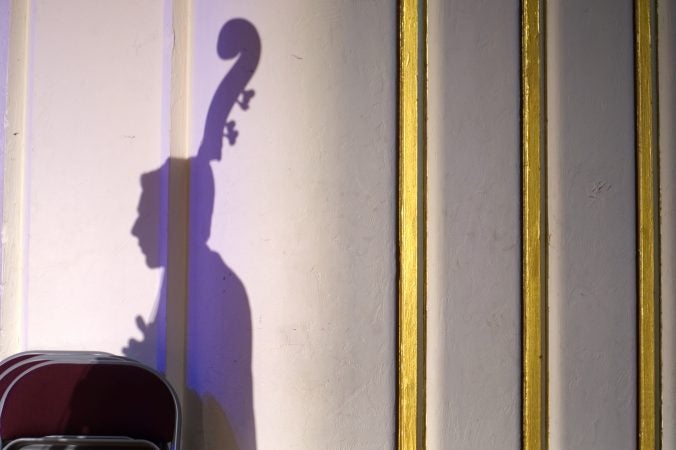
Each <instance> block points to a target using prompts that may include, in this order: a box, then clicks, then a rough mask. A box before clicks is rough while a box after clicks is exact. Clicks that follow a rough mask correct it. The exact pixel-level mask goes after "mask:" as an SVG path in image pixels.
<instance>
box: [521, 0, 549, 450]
mask: <svg viewBox="0 0 676 450" xmlns="http://www.w3.org/2000/svg"><path fill="white" fill-rule="evenodd" d="M521 7H522V17H521V20H522V22H521V95H522V99H521V101H522V169H521V170H522V180H521V182H522V196H523V198H522V209H523V210H522V214H523V218H522V220H523V230H522V233H523V236H522V246H523V249H522V251H523V254H522V258H523V260H522V273H523V275H522V276H523V279H522V283H523V284H522V296H523V298H522V301H523V306H522V308H523V317H522V320H523V323H522V327H523V336H522V339H523V386H522V389H523V400H522V401H523V405H522V408H523V411H522V433H523V435H522V439H523V448H524V449H525V450H536V449H537V450H540V449H545V448H547V352H546V350H547V349H546V342H547V341H546V319H547V318H546V314H547V308H546V282H547V271H546V255H547V253H546V245H547V224H546V217H547V210H546V202H545V198H546V196H545V186H546V185H545V181H546V179H545V170H546V166H545V160H544V158H545V130H544V126H543V124H544V120H543V113H544V111H545V108H544V100H545V99H544V83H545V82H544V58H543V53H544V7H543V5H542V1H541V0H522V6H521Z"/></svg>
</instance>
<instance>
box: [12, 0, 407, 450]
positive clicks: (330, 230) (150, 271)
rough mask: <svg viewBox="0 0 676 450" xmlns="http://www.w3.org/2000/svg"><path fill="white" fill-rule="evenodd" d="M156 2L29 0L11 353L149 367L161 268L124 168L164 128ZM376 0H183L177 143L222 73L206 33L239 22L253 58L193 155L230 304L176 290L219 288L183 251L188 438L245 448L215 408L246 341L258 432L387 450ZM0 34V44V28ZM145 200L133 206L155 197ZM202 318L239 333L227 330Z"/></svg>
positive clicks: (392, 95) (390, 255)
mask: <svg viewBox="0 0 676 450" xmlns="http://www.w3.org/2000/svg"><path fill="white" fill-rule="evenodd" d="M0 5H2V6H4V5H6V2H3V3H0ZM174 6H175V5H172V2H171V1H161V0H114V1H112V0H111V1H108V2H90V1H88V0H59V1H55V0H32V1H31V2H30V11H29V16H30V20H29V28H28V55H27V56H28V76H27V86H28V99H27V103H26V106H27V129H28V135H27V147H26V153H25V158H26V166H25V170H24V175H25V185H26V187H27V190H26V194H25V195H26V202H25V203H24V204H23V208H24V211H25V213H26V216H25V217H26V223H25V228H24V237H25V246H24V248H23V254H24V255H25V259H24V260H23V264H24V266H23V272H22V276H23V279H22V280H21V283H23V284H22V285H23V286H24V287H25V289H24V291H23V293H22V295H21V296H20V297H17V298H5V297H3V298H2V302H4V303H3V306H4V305H5V303H7V304H10V303H11V302H13V303H12V304H16V305H19V306H20V307H21V308H22V311H23V315H22V320H23V322H22V324H21V327H20V328H21V330H22V333H23V336H22V339H20V341H21V346H22V347H23V348H68V349H82V348H89V349H99V350H107V351H112V352H115V353H120V352H122V351H124V352H125V353H127V354H131V355H134V356H139V357H141V358H142V359H144V360H145V361H146V362H149V363H155V361H158V362H157V364H158V365H159V366H160V367H161V366H162V365H163V362H162V361H161V360H162V357H163V354H162V352H163V349H162V345H161V344H158V343H156V342H155V339H160V340H161V339H162V337H163V332H164V331H163V330H162V325H161V322H162V321H163V319H164V313H163V308H164V307H165V305H164V304H163V302H162V301H161V300H162V299H163V298H164V296H163V295H162V292H161V287H162V283H163V274H164V273H163V268H162V267H159V268H149V267H148V265H147V263H149V261H148V260H147V259H146V258H144V254H143V253H144V252H146V251H147V249H148V246H151V244H148V242H150V241H148V240H144V239H145V238H141V240H140V242H139V241H138V240H137V237H136V236H133V235H132V226H133V225H134V223H135V221H136V218H137V206H138V203H139V198H140V196H141V193H142V190H141V184H140V177H141V175H142V174H144V173H148V172H151V171H154V170H155V169H157V168H159V167H161V166H162V165H163V163H164V162H165V161H166V159H167V157H168V154H169V147H170V144H171V142H169V136H170V132H169V124H170V123H171V121H170V114H171V112H172V111H173V109H172V108H171V102H172V101H174V100H176V98H173V97H171V96H172V95H173V94H172V91H171V82H170V80H171V79H172V78H171V75H172V74H171V57H172V53H171V50H172V45H173V42H174V38H175V36H174V35H173V30H172V20H171V11H172V10H173V8H174ZM2 11H3V10H2V9H0V12H2ZM396 15H397V10H396V5H395V3H394V2H391V1H385V0H381V1H375V2H351V1H341V2H336V1H321V2H307V1H300V0H298V1H293V2H274V1H270V2H263V3H260V2H259V3H255V4H253V3H251V2H246V1H228V2H223V1H215V0H214V1H195V2H193V6H192V17H191V18H190V30H191V31H190V33H191V34H190V36H189V37H188V38H189V41H190V47H191V59H190V61H191V65H190V66H189V67H187V70H188V72H189V79H190V86H189V90H188V92H187V97H186V98H188V99H189V104H188V110H189V113H190V114H189V124H188V126H189V131H190V133H189V134H190V146H191V147H192V148H190V149H188V151H187V153H188V154H195V151H196V149H197V146H198V145H199V142H200V139H201V133H202V128H203V125H204V120H205V114H206V111H207V108H208V106H209V102H210V101H211V96H212V95H213V92H214V90H215V88H216V86H217V85H218V83H219V82H220V80H221V78H222V77H223V76H224V75H225V73H227V71H228V70H229V69H230V68H231V67H232V61H230V62H224V61H222V60H221V59H219V58H218V56H217V55H216V51H215V50H216V39H217V36H218V31H219V29H220V27H221V26H222V25H223V24H224V23H225V22H226V21H227V20H228V19H231V18H233V17H244V18H246V19H247V20H249V21H250V22H252V23H253V24H254V25H255V27H256V28H257V29H258V32H259V33H260V36H261V40H262V48H263V52H262V58H261V62H260V65H259V67H258V69H257V71H256V73H255V75H254V78H253V80H252V82H251V85H250V87H251V88H253V89H255V90H256V95H255V97H254V98H253V99H252V101H251V108H250V109H249V110H248V111H242V110H239V109H236V110H235V111H234V112H233V114H232V118H234V119H235V120H236V121H237V128H238V130H239V132H240V136H239V139H238V141H237V144H236V145H235V146H232V147H231V146H229V145H227V143H226V144H225V145H224V153H223V159H222V160H221V161H219V162H212V163H211V167H212V169H213V174H214V177H215V209H214V214H213V223H212V232H211V238H210V239H209V241H208V248H209V250H208V251H207V250H205V249H206V247H199V249H198V251H203V252H205V254H207V255H208V256H209V257H210V258H211V257H213V258H215V259H213V260H214V261H216V262H217V263H218V261H219V259H218V257H215V256H214V255H216V254H217V255H218V256H219V257H220V260H222V261H223V262H224V263H225V264H227V267H228V268H229V269H228V271H227V276H229V277H230V278H232V279H233V280H236V283H235V284H234V285H236V286H237V289H238V292H240V293H244V294H245V296H244V297H242V298H244V299H245V300H246V302H247V303H246V304H245V305H240V306H242V307H243V308H244V310H247V311H248V312H247V313H245V314H243V315H241V316H230V317H227V313H228V309H227V307H223V306H222V305H221V304H218V305H216V306H215V307H214V308H215V309H214V310H212V309H210V308H208V307H207V306H208V305H210V303H209V302H210V301H211V298H212V297H210V296H209V295H204V293H202V294H201V296H198V297H195V296H194V295H193V291H192V289H193V288H194V287H195V286H198V287H199V286H202V287H204V286H208V284H205V283H209V282H212V281H214V282H218V281H219V280H213V278H214V275H217V274H219V272H218V270H220V269H218V270H217V269H216V268H214V266H211V267H210V266H209V265H208V264H204V261H205V260H202V262H201V263H202V264H203V265H202V266H200V270H202V269H203V272H201V273H199V274H194V273H192V272H191V278H190V281H191V283H192V284H191V296H190V298H188V313H189V314H188V317H186V324H187V330H188V335H187V336H186V337H185V342H186V345H187V348H188V355H187V357H188V360H189V362H190V366H189V367H188V369H187V371H186V377H187V380H188V386H187V387H188V392H187V394H186V398H187V400H186V402H187V403H188V404H187V406H186V411H187V413H188V415H187V419H188V420H187V421H186V422H188V427H189V428H190V429H189V432H188V434H187V436H188V442H187V443H186V445H187V446H188V447H189V448H192V449H198V448H209V449H211V448H224V447H225V446H226V445H227V442H229V441H228V440H229V439H232V438H233V437H234V438H235V439H237V440H240V442H239V448H240V449H250V448H253V446H252V442H253V438H252V437H251V424H250V423H246V424H244V425H242V424H243V423H244V422H242V421H246V420H248V419H241V420H240V418H239V417H237V416H236V413H233V414H234V415H232V416H229V414H230V413H231V412H232V411H231V410H230V408H232V407H233V403H232V402H231V400H230V399H231V398H232V396H228V394H229V393H233V392H234V393H235V395H237V391H238V389H237V386H236V383H235V385H233V384H232V383H231V384H227V383H229V381H228V382H226V381H223V379H222V378H221V376H223V375H225V376H229V375H228V374H229V373H230V368H234V367H236V366H237V364H238V361H236V360H235V359H232V360H230V359H229V358H230V357H231V356H232V355H231V353H229V352H230V351H232V350H233V349H235V350H234V351H239V350H237V349H240V350H241V349H247V348H248V349H249V350H242V352H243V353H242V354H243V355H244V357H245V358H247V357H252V364H251V376H250V378H249V380H248V381H247V380H244V382H252V384H253V387H252V390H253V403H252V404H250V405H247V407H252V409H253V413H254V421H255V440H256V442H257V448H262V449H266V448H280V449H282V448H287V449H302V448H307V449H316V448H350V449H371V448H391V447H393V446H394V443H393V440H394V436H395V430H394V425H395V419H394V414H395V403H394V396H395V377H396V368H395V354H396V353H395V330H396V328H395V304H396V293H395V286H396V275H395V258H396V254H395V242H396V231H395V224H396V222H395V220H396V207H395V202H396V187H397V185H396V146H395V142H396V127H395V125H396V102H395V99H396V51H397V33H396ZM0 20H2V18H0ZM1 23H2V22H0V24H1ZM0 36H1V37H2V39H0V53H1V51H2V50H3V49H4V48H5V47H6V45H5V44H4V39H5V38H6V31H5V28H1V29H0ZM1 61H2V59H0V62H1ZM0 68H1V66H0ZM174 75H175V74H174ZM174 79H175V78H174ZM0 80H1V79H0ZM0 86H4V84H0ZM3 109H4V108H3ZM155 181H157V180H155ZM158 183H159V186H160V187H161V188H163V189H165V191H163V193H161V194H160V195H159V196H158V197H156V198H155V200H154V201H156V203H157V202H160V200H162V199H164V200H166V195H167V192H166V188H167V185H166V184H162V183H166V178H165V179H163V181H162V180H160V181H159V182H158ZM193 200H194V199H193ZM156 203H153V205H154V206H151V207H147V205H146V206H142V209H143V210H144V211H146V212H147V211H150V213H159V214H164V213H166V210H164V209H163V208H164V206H162V205H163V204H160V205H157V204H156ZM155 225H156V227H157V228H156V229H152V227H150V228H148V227H146V228H145V231H148V230H150V231H149V233H150V234H149V236H151V240H152V237H153V236H154V238H155V239H156V240H158V239H159V241H158V242H159V245H160V247H161V248H164V250H166V244H165V243H164V238H165V237H166V228H164V225H166V223H164V224H163V223H162V221H161V220H160V222H159V223H157V224H155ZM139 244H140V245H139ZM191 250H192V248H191ZM196 254H197V253H191V256H190V258H191V260H190V262H191V263H193V262H195V260H198V259H199V256H195V255H196ZM169 263H171V262H169ZM218 264H220V263H218ZM218 264H217V265H218ZM151 265H152V264H151ZM218 267H221V266H218ZM223 273H226V272H223ZM205 280H206V281H205ZM237 283H240V284H237ZM19 292H20V291H19ZM221 294H222V293H221V292H218V293H215V294H214V296H213V297H214V298H216V297H218V296H219V295H221ZM247 314H249V316H248V317H247ZM137 316H140V321H139V322H138V323H137ZM223 320H224V321H225V322H223ZM247 320H248V322H247ZM233 322H239V323H235V324H234V325H233ZM223 323H227V324H229V325H233V326H241V327H243V328H246V327H247V326H248V327H250V328H251V330H252V336H251V337H250V339H249V340H248V341H247V342H237V341H235V340H233V339H230V337H231V336H232V334H229V333H230V331H229V329H228V328H227V327H223V328H219V326H221V324H223ZM139 324H141V328H143V327H144V326H148V329H147V330H146V331H145V332H143V331H142V330H141V329H139V326H138V325H139ZM144 324H145V325H144ZM167 333H172V330H167ZM7 338H8V339H9V337H7ZM130 339H133V340H134V341H133V342H131V346H130V347H128V344H130V342H129V341H130ZM179 340H180V339H179ZM176 341H177V340H176V339H174V340H173V342H176ZM195 342H200V343H202V344H203V345H202V344H200V346H199V348H195V347H194V345H195ZM247 351H248V352H249V353H248V354H247ZM170 353H171V352H170ZM239 363H240V364H241V361H240V362H239ZM245 363H246V362H245ZM219 382H220V385H219ZM233 386H234V387H233ZM228 389H231V390H230V391H229V390H228ZM232 389H234V391H233V390H232ZM195 396H197V398H196V397H195ZM235 406H236V405H235ZM240 426H246V427H247V430H246V432H241V430H240V429H238V427H240ZM243 436H244V437H243Z"/></svg>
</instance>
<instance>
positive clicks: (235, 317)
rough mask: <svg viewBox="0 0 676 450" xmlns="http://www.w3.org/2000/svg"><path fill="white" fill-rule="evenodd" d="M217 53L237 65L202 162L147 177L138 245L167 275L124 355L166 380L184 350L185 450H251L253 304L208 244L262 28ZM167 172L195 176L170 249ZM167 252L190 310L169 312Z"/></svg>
mask: <svg viewBox="0 0 676 450" xmlns="http://www.w3.org/2000/svg"><path fill="white" fill-rule="evenodd" d="M217 53H218V55H219V56H220V57H221V58H222V59H232V58H236V57H237V61H236V63H235V64H234V66H233V67H232V69H231V70H230V71H228V73H227V74H226V76H225V77H224V78H223V80H222V81H221V83H220V84H219V86H218V87H217V89H216V91H215V93H214V96H213V98H212V100H211V103H210V105H209V110H208V112H207V116H206V120H205V125H204V132H203V135H202V141H201V144H200V146H199V149H198V150H197V154H196V155H195V156H194V157H192V158H190V159H188V160H178V159H168V160H167V161H165V162H164V164H163V165H162V166H161V167H160V168H158V169H156V170H153V171H151V172H148V173H145V174H143V175H142V176H141V187H142V193H141V198H140V201H139V204H138V218H137V220H136V222H135V223H134V226H133V228H132V235H134V236H135V237H136V238H137V239H138V242H139V247H140V249H141V251H142V253H143V254H144V256H145V261H146V265H147V266H148V267H149V268H160V269H162V270H163V276H162V284H161V287H160V292H159V300H158V307H157V312H156V314H155V317H154V318H153V319H152V320H151V321H150V322H149V323H147V324H146V323H145V322H144V321H143V319H142V318H141V317H140V316H139V317H137V318H136V321H137V325H138V327H139V329H140V330H141V331H142V333H143V338H142V339H141V340H140V341H137V340H134V339H131V340H130V341H129V343H128V345H127V347H125V348H124V349H123V352H124V354H125V355H127V356H129V357H132V358H135V359H138V360H140V361H142V362H145V363H146V364H149V365H151V366H154V367H155V368H157V369H158V370H159V371H161V372H164V371H165V370H166V366H167V355H171V354H175V351H176V349H172V348H168V346H170V345H172V344H171V343H173V342H183V346H184V349H182V350H181V351H183V352H184V359H185V367H184V371H185V372H184V379H185V386H183V387H182V388H183V390H184V404H183V410H184V414H183V417H184V419H183V421H184V427H183V433H184V439H183V441H184V442H185V445H184V446H186V447H187V448H191V449H238V450H249V449H252V450H254V449H255V448H256V433H255V420H254V410H253V388H252V374H251V342H252V335H251V312H250V307H249V301H248V297H247V294H246V290H245V288H244V284H243V283H242V281H241V280H240V278H239V277H238V276H237V274H236V273H235V272H234V271H233V270H232V269H231V268H230V267H229V266H228V265H227V264H226V263H225V261H224V260H223V258H222V256H221V255H220V254H219V253H218V252H216V251H214V250H213V249H211V248H209V246H208V240H209V238H210V236H212V234H213V233H215V232H217V233H222V232H226V231H225V230H212V229H211V222H212V215H213V211H214V204H215V181H214V173H213V170H212V166H211V164H212V163H214V162H217V161H220V160H221V157H222V152H223V144H224V142H227V143H228V144H229V145H235V144H236V142H237V138H238V136H239V130H238V129H237V125H236V122H235V120H234V119H233V118H232V117H231V113H232V112H233V111H234V110H235V108H236V107H237V109H238V110H240V111H246V110H247V109H248V108H249V106H250V104H251V102H252V99H253V97H254V95H255V92H254V91H253V90H252V89H247V85H248V83H249V81H250V80H251V77H252V76H253V74H254V72H255V70H256V67H257V66H258V62H259V59H260V54H261V42H260V38H259V35H258V32H257V31H256V28H255V27H254V26H253V25H252V24H251V23H250V22H248V21H246V20H244V19H233V20H230V21H228V22H227V23H226V24H225V25H224V26H223V28H222V29H221V31H220V34H219V36H218V43H217ZM170 168H174V169H176V168H178V169H179V171H180V170H184V171H185V173H189V180H190V181H189V206H188V210H187V211H188V217H187V219H188V227H187V236H186V237H185V238H184V239H183V242H180V241H179V242H171V241H168V240H166V241H165V240H164V239H163V237H162V234H163V233H161V232H160V230H161V228H162V223H163V220H165V218H166V217H167V216H168V217H171V214H168V215H167V207H164V206H163V205H165V204H166V203H165V202H164V200H163V199H166V196H167V195H168V194H167V192H170V191H171V189H172V187H173V186H172V183H174V182H176V180H173V179H172V176H171V175H170ZM174 171H175V170H174ZM172 173H174V172H172ZM169 226H171V225H169ZM167 242H169V243H168V244H167ZM168 245H176V246H184V247H185V248H187V255H186V256H187V260H188V264H187V301H186V304H185V305H171V304H167V301H168V300H167V299H168V298H169V299H171V298H175V295H169V296H168V295H167V294H168V292H167V290H168V289H171V286H172V283H171V281H172V280H169V279H168V276H167V275H168V272H169V270H168V266H170V265H172V264H175V263H176V261H171V258H167V257H166V255H167V254H168V255H172V254H175V253H176V252H172V251H171V249H169V251H167V248H166V247H167V246H168ZM179 253H180V252H179ZM176 306H178V308H177V307H176ZM176 310H182V311H185V317H184V325H185V326H184V333H185V336H179V339H175V338H176V336H175V333H176V330H173V329H171V328H170V327H168V326H167V311H176ZM179 332H183V331H179ZM181 338H182V339H181ZM176 388H177V390H180V389H181V387H179V386H177V387H176Z"/></svg>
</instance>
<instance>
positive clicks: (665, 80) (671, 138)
mask: <svg viewBox="0 0 676 450" xmlns="http://www.w3.org/2000/svg"><path fill="white" fill-rule="evenodd" d="M658 20H659V23H658V32H659V36H658V45H659V48H658V52H659V53H658V57H659V61H658V67H659V107H660V111H659V117H660V141H659V145H660V169H661V170H660V183H661V192H660V193H661V196H662V198H661V212H662V224H661V226H662V229H661V239H662V266H661V267H662V358H663V359H662V389H663V391H662V401H663V409H662V414H663V416H662V423H663V424H664V426H663V432H664V438H663V439H664V442H663V444H664V449H665V450H671V449H675V448H676V429H675V428H674V427H673V426H672V424H674V423H676V342H675V339H676V304H675V303H674V295H676V235H674V231H675V230H676V190H675V189H676V185H675V184H674V182H675V181H676V155H674V153H675V152H674V150H675V149H676V133H675V132H674V126H673V125H674V123H675V122H676V79H675V78H674V69H676V59H675V58H674V52H676V28H675V27H676V4H674V2H672V1H668V0H663V1H659V2H658Z"/></svg>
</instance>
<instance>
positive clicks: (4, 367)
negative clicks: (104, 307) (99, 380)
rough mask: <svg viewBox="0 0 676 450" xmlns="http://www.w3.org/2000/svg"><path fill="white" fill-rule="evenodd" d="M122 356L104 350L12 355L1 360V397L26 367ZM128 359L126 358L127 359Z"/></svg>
mask: <svg viewBox="0 0 676 450" xmlns="http://www.w3.org/2000/svg"><path fill="white" fill-rule="evenodd" d="M121 358H122V357H119V356H115V355H111V354H110V353H103V352H88V351H27V352H23V353H17V354H15V355H12V356H10V357H8V358H6V359H4V360H3V361H2V362H0V399H2V396H3V394H4V393H5V391H6V390H7V388H8V387H9V386H10V384H11V383H12V381H14V379H15V378H16V377H17V376H19V375H20V374H21V373H23V372H24V371H25V370H26V369H28V368H29V367H31V366H34V365H36V364H39V363H41V362H45V361H71V360H78V361H80V360H81V361H96V360H102V359H121ZM125 360H126V359H125Z"/></svg>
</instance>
